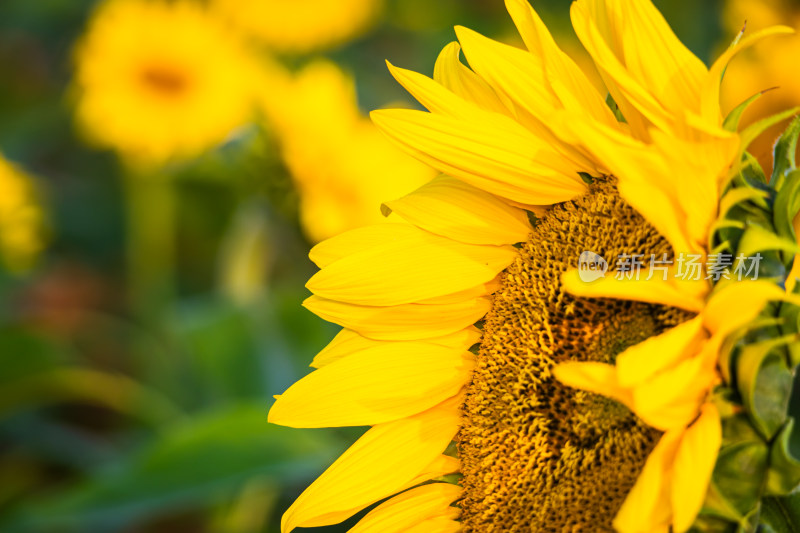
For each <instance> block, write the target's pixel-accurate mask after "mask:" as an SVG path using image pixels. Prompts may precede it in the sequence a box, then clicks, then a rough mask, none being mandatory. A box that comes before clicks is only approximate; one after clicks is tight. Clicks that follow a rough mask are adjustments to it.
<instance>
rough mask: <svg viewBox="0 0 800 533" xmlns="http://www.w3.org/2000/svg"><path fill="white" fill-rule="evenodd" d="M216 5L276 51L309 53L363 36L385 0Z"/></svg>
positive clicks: (231, 0)
mask: <svg viewBox="0 0 800 533" xmlns="http://www.w3.org/2000/svg"><path fill="white" fill-rule="evenodd" d="M212 6H213V7H214V8H215V9H216V11H217V12H218V13H219V14H220V15H221V16H222V17H223V18H225V19H227V20H229V21H230V22H231V23H233V24H234V25H235V26H236V27H238V28H241V29H242V30H243V31H244V32H246V33H248V34H250V35H252V36H253V37H255V38H257V39H258V40H260V41H261V42H263V43H264V44H265V45H267V46H268V47H270V48H271V49H273V50H275V51H278V52H288V53H307V52H311V51H314V50H319V49H321V48H329V47H332V46H336V45H339V44H342V43H344V42H345V41H347V40H349V39H353V38H355V37H358V36H359V35H361V34H362V33H363V32H365V31H366V30H367V29H369V27H370V26H371V25H372V24H373V23H374V22H375V21H376V20H377V18H378V15H380V13H381V11H382V10H383V0H292V1H291V2H287V1H285V0H213V2H212Z"/></svg>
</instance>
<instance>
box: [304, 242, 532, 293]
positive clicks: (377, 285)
mask: <svg viewBox="0 0 800 533" xmlns="http://www.w3.org/2000/svg"><path fill="white" fill-rule="evenodd" d="M515 256H516V251H515V249H514V248H513V247H512V246H477V245H470V244H463V243H459V242H455V241H452V240H450V239H446V238H444V237H439V236H437V235H432V234H430V233H428V232H425V231H423V230H418V235H417V236H416V237H414V238H410V239H403V240H398V241H396V242H389V243H386V244H383V245H380V246H376V247H374V248H370V249H369V250H365V251H363V252H359V253H355V254H353V255H350V256H347V257H345V258H342V259H340V260H338V261H336V262H334V263H332V264H330V265H328V266H326V267H325V268H323V269H322V270H321V271H319V272H317V273H316V274H315V275H314V276H312V278H311V279H310V280H309V281H308V283H307V284H306V287H307V288H308V289H309V290H310V291H311V292H313V293H314V294H316V295H317V296H320V297H322V298H327V299H330V300H337V301H340V302H346V303H351V304H357V305H400V304H407V303H413V302H417V301H419V300H424V299H427V298H435V297H437V296H444V295H447V294H452V293H455V292H459V291H462V290H465V289H469V288H472V287H475V286H477V285H480V284H483V283H487V282H489V281H491V280H492V279H494V277H495V276H497V274H498V273H499V272H500V271H501V270H503V269H504V268H505V267H507V266H508V265H509V264H510V263H511V262H512V261H513V260H514V257H515Z"/></svg>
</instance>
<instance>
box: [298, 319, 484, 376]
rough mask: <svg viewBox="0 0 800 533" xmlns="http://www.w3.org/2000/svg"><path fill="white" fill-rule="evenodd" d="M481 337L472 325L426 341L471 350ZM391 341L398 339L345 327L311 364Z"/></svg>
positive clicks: (319, 364) (338, 357)
mask: <svg viewBox="0 0 800 533" xmlns="http://www.w3.org/2000/svg"><path fill="white" fill-rule="evenodd" d="M480 337H481V332H480V331H479V330H478V329H477V328H475V327H470V328H468V329H463V330H461V331H457V332H455V333H451V334H449V335H444V336H442V337H434V338H432V339H426V342H429V343H431V344H439V345H442V346H447V347H452V348H456V347H459V346H460V347H461V348H463V349H464V350H469V348H470V347H472V345H473V344H475V343H476V342H478V340H479V339H480ZM389 342H397V341H381V340H374V339H370V338H367V337H364V336H362V335H359V334H358V333H356V332H355V331H353V330H350V329H343V330H342V331H340V332H339V333H338V334H337V335H336V337H334V338H333V340H332V341H331V342H330V343H329V344H328V345H327V346H326V347H325V348H323V349H322V351H320V352H319V353H318V354H317V356H316V357H314V360H313V361H312V362H311V366H312V367H314V368H322V367H323V366H327V365H329V364H330V363H333V362H334V361H338V360H339V359H342V358H344V357H347V356H348V355H351V354H354V353H358V352H360V351H362V350H366V349H369V348H373V347H375V346H379V345H385V344H386V343H389Z"/></svg>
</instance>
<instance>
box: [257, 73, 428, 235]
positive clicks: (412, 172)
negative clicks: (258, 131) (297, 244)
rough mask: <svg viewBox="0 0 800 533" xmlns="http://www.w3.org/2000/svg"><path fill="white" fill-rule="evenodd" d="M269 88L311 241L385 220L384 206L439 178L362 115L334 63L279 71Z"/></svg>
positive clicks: (269, 104) (270, 112) (268, 106)
mask: <svg viewBox="0 0 800 533" xmlns="http://www.w3.org/2000/svg"><path fill="white" fill-rule="evenodd" d="M269 83H270V90H269V91H267V92H266V93H265V97H264V98H263V104H264V110H265V112H266V115H267V116H268V117H269V118H270V119H271V120H270V123H271V124H272V126H273V127H274V129H275V133H276V134H277V137H278V140H279V142H280V144H281V150H282V154H283V158H284V161H285V162H286V166H287V169H288V170H289V172H290V173H291V175H292V178H293V180H294V183H295V184H296V187H297V190H298V193H299V201H300V221H301V223H302V225H303V228H304V229H305V232H306V235H307V236H308V238H309V240H310V241H311V242H315V243H316V242H319V241H321V240H324V239H327V238H328V237H333V236H334V235H337V234H339V233H342V232H343V231H346V230H350V229H353V228H357V227H359V226H363V225H366V224H372V223H377V222H380V221H381V220H382V219H383V216H382V215H381V211H380V204H381V202H382V201H384V200H386V199H387V198H395V197H397V196H400V195H402V194H403V193H404V192H406V191H409V190H412V189H414V188H416V187H418V186H420V185H422V184H423V183H425V182H426V181H428V180H430V179H431V178H433V176H434V175H435V172H434V171H433V170H432V169H431V168H429V167H427V166H426V165H424V164H422V163H419V162H417V161H415V160H414V159H413V158H411V157H409V156H407V155H406V154H404V153H403V152H402V151H400V150H398V149H397V148H396V147H395V146H394V145H392V144H391V143H390V142H389V141H388V140H387V139H386V138H385V136H384V135H383V134H382V133H381V132H380V131H379V130H378V129H377V128H376V127H375V126H374V125H373V124H372V122H371V121H370V120H369V119H368V118H367V117H365V116H364V115H362V113H361V111H360V110H359V108H358V101H357V98H356V90H355V83H354V81H353V79H352V78H351V77H350V76H348V75H347V74H346V73H345V72H344V71H343V70H342V69H341V68H340V67H338V66H337V65H336V64H334V63H332V62H330V61H324V60H317V61H314V62H312V63H310V64H309V65H307V66H305V67H304V68H303V69H302V70H300V71H299V72H297V73H296V74H290V73H288V72H285V71H283V72H281V73H278V72H275V75H273V76H272V77H271V79H270V80H269Z"/></svg>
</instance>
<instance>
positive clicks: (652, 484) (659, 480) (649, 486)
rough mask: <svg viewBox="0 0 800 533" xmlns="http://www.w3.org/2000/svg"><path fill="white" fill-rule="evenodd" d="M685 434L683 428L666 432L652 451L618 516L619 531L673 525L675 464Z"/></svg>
mask: <svg viewBox="0 0 800 533" xmlns="http://www.w3.org/2000/svg"><path fill="white" fill-rule="evenodd" d="M682 434H683V429H682V428H681V429H680V430H675V431H670V432H667V433H665V434H664V435H663V436H662V437H661V440H659V441H658V444H656V447H655V448H654V449H653V451H652V452H650V455H649V456H648V457H647V462H646V463H645V464H644V468H643V469H642V472H641V473H640V474H639V477H638V478H637V479H636V483H635V484H634V486H633V488H632V489H631V491H630V492H629V493H628V496H627V497H626V498H625V502H624V503H623V504H622V507H621V508H620V510H619V512H618V513H617V516H616V517H615V518H614V522H613V525H614V529H615V530H617V531H618V532H619V533H650V532H652V531H657V530H658V529H657V528H660V527H661V528H663V527H669V524H670V521H671V518H672V509H671V508H670V504H669V497H670V492H671V490H672V465H673V461H674V460H675V454H676V453H677V451H678V446H679V444H680V441H681V436H682Z"/></svg>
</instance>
